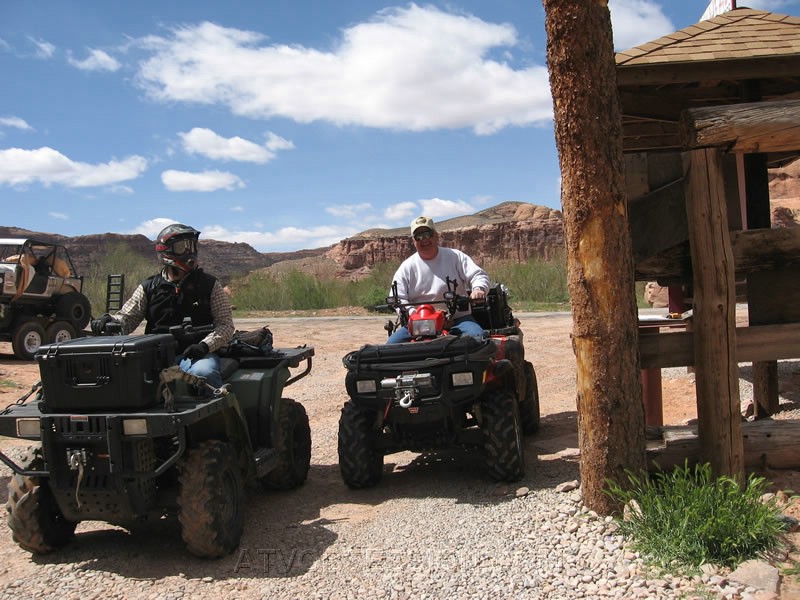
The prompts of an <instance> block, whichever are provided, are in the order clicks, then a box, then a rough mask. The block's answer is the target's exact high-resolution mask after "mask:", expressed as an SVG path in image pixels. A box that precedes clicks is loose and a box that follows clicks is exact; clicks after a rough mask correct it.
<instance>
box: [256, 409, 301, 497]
mask: <svg viewBox="0 0 800 600" xmlns="http://www.w3.org/2000/svg"><path fill="white" fill-rule="evenodd" d="M278 421H279V422H278V436H277V439H275V440H272V447H273V448H275V449H276V450H277V451H278V466H277V467H276V468H275V469H273V470H272V471H270V472H269V473H267V475H265V476H264V477H263V478H261V483H262V484H263V485H264V487H266V488H269V489H273V490H291V489H293V488H296V487H298V486H301V485H302V484H303V483H304V482H305V480H306V477H308V469H309V467H310V465H311V428H310V427H309V425H308V415H307V414H306V409H305V408H303V405H302V404H300V403H299V402H295V401H294V400H292V399H290V398H281V401H280V413H279V415H278Z"/></svg>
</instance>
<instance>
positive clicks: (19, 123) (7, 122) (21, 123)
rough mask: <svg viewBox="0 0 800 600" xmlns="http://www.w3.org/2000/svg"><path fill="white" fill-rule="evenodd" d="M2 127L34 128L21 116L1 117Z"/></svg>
mask: <svg viewBox="0 0 800 600" xmlns="http://www.w3.org/2000/svg"><path fill="white" fill-rule="evenodd" d="M0 127H14V128H15V129H25V130H33V127H31V126H30V125H28V123H27V122H26V121H25V119H20V118H19V117H0Z"/></svg>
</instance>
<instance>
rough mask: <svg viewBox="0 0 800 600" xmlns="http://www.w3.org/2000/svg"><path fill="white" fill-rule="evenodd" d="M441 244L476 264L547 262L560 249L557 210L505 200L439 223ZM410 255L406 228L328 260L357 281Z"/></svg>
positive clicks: (353, 241) (352, 241) (348, 244)
mask: <svg viewBox="0 0 800 600" xmlns="http://www.w3.org/2000/svg"><path fill="white" fill-rule="evenodd" d="M437 227H438V228H439V231H440V239H441V244H442V245H443V246H448V247H451V248H459V249H460V250H463V251H464V252H466V253H467V254H469V255H470V256H472V257H473V258H474V259H475V260H476V261H477V262H478V263H479V264H485V263H489V262H492V261H497V260H509V259H511V260H516V261H519V262H524V261H525V260H527V259H528V258H530V257H535V256H537V257H542V258H550V257H552V256H553V255H554V253H555V252H558V251H559V250H560V249H562V248H563V247H564V231H563V217H562V215H561V212H560V211H558V210H553V209H551V208H547V207H545V206H536V205H534V204H526V203H523V202H506V203H503V204H500V205H498V206H496V207H494V208H491V209H488V210H485V211H481V212H478V213H475V214H474V215H469V216H466V217H458V218H455V219H448V220H444V221H442V222H440V223H437ZM413 252H414V245H413V243H412V241H411V237H410V235H409V230H408V228H407V227H403V228H399V229H392V230H368V231H365V232H363V233H361V234H359V235H357V236H354V237H351V238H348V239H345V240H342V241H341V242H339V243H338V244H337V245H335V246H334V247H333V248H331V250H330V251H328V252H327V254H326V256H327V258H328V259H330V260H332V261H333V262H334V263H336V265H337V267H338V272H339V275H340V276H348V277H351V278H355V277H358V276H360V275H362V274H364V273H367V272H369V270H370V269H371V268H372V267H373V266H374V265H376V264H378V263H383V262H396V261H400V260H403V259H404V258H406V257H408V256H409V255H410V254H411V253H413Z"/></svg>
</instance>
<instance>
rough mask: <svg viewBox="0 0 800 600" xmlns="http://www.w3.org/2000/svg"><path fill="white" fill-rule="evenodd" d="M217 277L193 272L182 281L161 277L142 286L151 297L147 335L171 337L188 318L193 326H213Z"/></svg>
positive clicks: (148, 301)
mask: <svg viewBox="0 0 800 600" xmlns="http://www.w3.org/2000/svg"><path fill="white" fill-rule="evenodd" d="M216 281H217V279H216V277H212V276H211V275H207V274H206V273H203V270H202V269H195V270H193V271H191V272H190V273H189V274H188V275H187V276H186V277H184V278H183V279H182V280H181V281H177V282H173V281H168V280H167V279H165V278H164V276H163V275H162V274H161V273H158V274H157V275H153V276H152V277H148V278H147V279H145V280H144V281H143V282H142V287H143V288H144V293H145V296H146V297H147V311H146V313H145V319H146V320H147V324H146V325H145V329H144V332H145V333H169V328H170V327H172V326H173V325H180V324H181V323H183V320H184V319H185V318H186V317H191V318H192V325H194V326H200V325H212V324H213V323H214V317H213V316H212V314H211V290H212V289H214V284H215V283H216Z"/></svg>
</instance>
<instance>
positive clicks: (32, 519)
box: [6, 446, 77, 554]
mask: <svg viewBox="0 0 800 600" xmlns="http://www.w3.org/2000/svg"><path fill="white" fill-rule="evenodd" d="M21 464H22V467H23V468H24V469H25V470H27V471H43V470H44V457H43V454H42V449H41V448H39V447H36V446H32V447H30V448H28V450H27V452H26V454H24V455H23V456H22V460H21ZM6 510H7V511H8V526H9V528H10V529H11V532H12V535H13V538H14V541H15V542H17V544H19V545H20V547H21V548H24V549H25V550H28V551H29V552H33V553H34V554H47V553H48V552H52V551H53V550H55V549H56V548H60V547H61V546H64V545H66V544H67V543H68V542H69V541H70V540H71V539H72V536H73V535H75V526H76V525H77V523H75V522H73V521H69V520H67V519H66V518H65V517H64V515H63V513H62V512H61V509H60V508H59V507H58V503H56V500H55V498H54V497H53V492H52V491H51V490H50V484H49V482H48V480H47V478H43V477H26V476H24V475H17V474H15V475H14V476H13V477H12V478H11V481H9V482H8V502H6Z"/></svg>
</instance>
